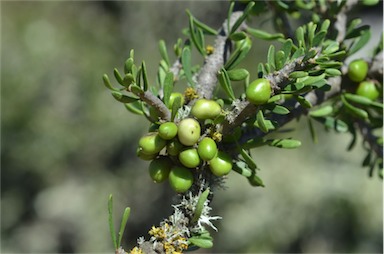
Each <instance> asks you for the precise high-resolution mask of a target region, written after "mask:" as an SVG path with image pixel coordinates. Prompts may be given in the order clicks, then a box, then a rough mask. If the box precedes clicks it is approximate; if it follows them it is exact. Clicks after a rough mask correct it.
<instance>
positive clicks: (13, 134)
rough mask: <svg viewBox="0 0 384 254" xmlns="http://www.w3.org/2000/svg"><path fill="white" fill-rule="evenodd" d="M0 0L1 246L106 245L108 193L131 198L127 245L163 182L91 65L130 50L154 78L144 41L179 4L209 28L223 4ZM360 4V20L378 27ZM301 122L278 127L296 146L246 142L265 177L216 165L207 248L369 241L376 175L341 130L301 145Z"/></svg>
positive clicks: (159, 200)
mask: <svg viewBox="0 0 384 254" xmlns="http://www.w3.org/2000/svg"><path fill="white" fill-rule="evenodd" d="M1 7H2V8H1V12H2V13H1V24H2V44H1V84H2V93H1V102H2V105H1V106H2V114H1V116H2V121H1V128H2V149H1V162H2V171H1V172H2V175H1V176H2V177H1V203H2V206H1V215H2V216H1V241H2V246H1V252H2V253H5V252H8V253H27V252H28V253H31V252H34V253H38V252H56V253H57V252H67V253H79V252H99V253H100V252H108V251H110V250H112V246H111V241H110V236H109V231H108V224H107V207H106V202H107V199H108V195H109V193H113V194H114V197H115V204H116V206H120V207H117V208H116V209H115V211H116V217H118V216H120V214H121V213H120V211H122V209H123V207H125V206H127V205H128V206H130V207H131V208H132V211H131V217H130V221H129V223H128V226H127V230H126V235H125V237H124V240H123V245H127V246H128V245H129V246H132V245H133V244H135V242H136V237H137V236H139V235H145V234H146V233H147V232H148V230H149V229H150V227H151V226H152V225H153V224H156V223H157V222H158V221H159V220H160V219H162V218H163V217H165V216H167V215H168V214H169V213H170V211H169V210H170V209H171V208H170V203H171V201H172V200H171V196H172V191H171V190H170V189H169V188H168V187H167V186H165V185H162V186H157V185H153V184H152V183H151V180H150V178H149V177H148V174H147V171H146V170H147V169H146V168H147V163H146V162H143V161H140V160H139V159H138V158H136V156H135V154H136V153H135V149H136V144H137V141H138V139H139V137H140V135H142V134H143V133H145V130H146V129H147V127H148V126H147V123H146V122H144V121H142V119H141V118H140V117H136V116H133V115H132V114H128V113H127V112H126V111H125V109H124V108H123V107H121V105H119V104H118V103H115V100H114V99H113V98H111V97H110V94H109V92H108V91H106V89H105V88H104V86H103V84H102V80H101V75H102V73H104V71H105V70H109V69H111V66H120V63H121V62H123V61H125V59H126V58H127V56H128V54H129V50H130V49H131V48H134V49H135V55H136V58H137V59H139V60H140V59H145V60H146V63H147V68H148V72H149V76H150V77H151V80H150V82H155V79H154V77H155V72H156V68H157V65H158V60H159V59H160V56H159V53H158V52H157V45H158V44H157V42H158V40H160V39H164V40H165V41H166V42H167V43H168V44H169V45H171V44H172V43H173V42H175V41H176V39H177V38H178V37H180V36H181V29H182V28H184V27H187V25H188V19H187V14H186V13H185V11H184V10H185V9H186V8H188V9H190V10H191V12H192V13H194V14H195V15H196V16H197V18H198V19H200V20H204V22H206V23H208V24H209V25H210V26H211V27H218V26H219V25H220V23H221V21H222V20H223V19H224V18H225V15H226V13H225V10H226V8H227V3H226V2H211V1H203V2H200V1H199V2H184V1H183V2H176V1H169V2H168V1H166V2H165V1H162V2H110V1H105V2H104V1H100V2H61V1H59V2H3V3H2V6H1ZM362 11H366V12H368V11H374V10H372V9H369V8H367V9H365V10H362ZM373 14H375V15H381V16H382V12H379V13H375V12H374V13H373ZM373 14H372V13H369V15H370V16H369V17H370V18H371V23H376V25H380V24H378V22H377V20H376V19H378V18H379V16H372V15H373ZM372 17H376V18H372ZM268 19H270V17H269V16H268V14H267V13H266V14H264V15H263V16H261V18H260V20H259V21H258V22H259V24H258V25H259V26H261V27H263V28H265V24H266V22H265V21H267V20H268ZM363 20H364V18H363ZM379 23H380V22H379ZM373 29H377V30H378V31H382V30H383V29H382V26H381V27H376V28H375V27H374V28H373ZM377 34H378V33H377ZM376 42H377V40H376ZM255 48H257V50H258V51H257V52H256V51H255V52H251V56H255V57H254V58H253V59H249V61H248V64H250V63H252V62H253V61H255V59H256V61H259V60H260V59H264V58H265V56H266V53H267V52H266V51H267V48H268V45H266V44H260V46H258V47H255ZM169 51H171V49H169ZM250 58H252V57H250ZM172 60H173V59H171V61H172ZM138 62H139V61H138ZM255 71H256V67H255ZM109 75H112V74H111V73H110V74H109ZM251 76H255V74H254V73H251ZM139 119H140V120H139ZM303 126H305V123H299V124H298V125H296V124H292V126H291V127H297V130H296V132H297V133H295V136H298V137H299V138H300V139H301V140H303V141H304V142H303V146H302V147H301V148H300V149H298V150H294V151H291V150H289V151H285V150H284V151H281V150H278V152H276V150H274V149H273V148H263V149H257V150H255V151H254V156H255V158H257V161H258V163H259V164H260V167H262V168H268V169H269V171H268V170H265V171H263V172H261V175H262V177H263V180H264V182H265V184H266V188H263V189H250V188H249V186H248V185H247V184H244V179H242V178H241V177H237V176H235V174H231V175H230V177H229V179H228V187H229V189H228V190H223V191H220V192H218V193H217V194H216V197H215V200H214V202H213V205H214V208H215V210H216V211H220V215H222V216H223V218H224V220H223V221H222V222H220V223H221V225H219V228H220V233H219V234H215V235H214V238H215V247H214V249H212V250H210V251H212V252H276V253H278V252H328V253H329V252H382V245H383V242H382V241H383V240H382V239H383V238H382V237H383V234H382V232H383V231H382V224H383V215H382V205H383V203H382V202H383V199H382V195H383V193H382V182H381V181H380V180H379V179H377V178H368V177H367V175H366V170H365V169H362V168H360V167H358V166H356V165H358V164H359V163H360V162H361V160H362V158H363V157H364V153H363V152H362V149H361V150H359V149H355V150H354V151H352V152H346V147H347V145H348V142H349V137H348V136H344V135H336V134H332V133H331V134H324V135H320V136H319V144H316V145H314V144H312V142H311V141H310V134H309V131H308V130H307V129H306V128H303ZM315 127H316V128H318V129H320V128H321V126H320V125H316V126H315ZM275 157H278V158H275ZM266 165H268V167H267V166H266ZM213 213H214V211H213ZM251 222H252V223H251ZM21 243H22V244H21Z"/></svg>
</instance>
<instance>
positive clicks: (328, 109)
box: [309, 105, 333, 117]
mask: <svg viewBox="0 0 384 254" xmlns="http://www.w3.org/2000/svg"><path fill="white" fill-rule="evenodd" d="M332 113H333V107H332V106H331V105H326V106H323V107H320V108H318V109H316V110H311V111H310V112H309V115H310V116H312V117H324V116H328V115H331V114H332Z"/></svg>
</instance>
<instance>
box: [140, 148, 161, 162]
mask: <svg viewBox="0 0 384 254" xmlns="http://www.w3.org/2000/svg"><path fill="white" fill-rule="evenodd" d="M136 154H137V157H139V158H140V159H142V160H145V161H151V160H153V159H155V158H156V157H157V155H158V153H155V154H145V153H143V151H142V150H141V149H140V148H139V147H138V148H137V150H136Z"/></svg>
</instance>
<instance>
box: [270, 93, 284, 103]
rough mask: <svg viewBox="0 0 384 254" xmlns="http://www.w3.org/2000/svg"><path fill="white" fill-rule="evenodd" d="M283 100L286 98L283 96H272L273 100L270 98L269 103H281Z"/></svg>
mask: <svg viewBox="0 0 384 254" xmlns="http://www.w3.org/2000/svg"><path fill="white" fill-rule="evenodd" d="M282 99H284V96H283V95H282V94H276V95H274V96H272V97H271V98H269V100H268V101H267V103H273V102H276V101H279V100H282Z"/></svg>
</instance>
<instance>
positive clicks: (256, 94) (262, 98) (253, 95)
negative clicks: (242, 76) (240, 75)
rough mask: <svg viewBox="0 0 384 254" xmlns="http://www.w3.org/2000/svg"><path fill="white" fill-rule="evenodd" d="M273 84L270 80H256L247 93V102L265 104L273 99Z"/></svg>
mask: <svg viewBox="0 0 384 254" xmlns="http://www.w3.org/2000/svg"><path fill="white" fill-rule="evenodd" d="M271 92H272V89H271V84H270V83H269V80H268V79H265V78H259V79H256V80H254V81H253V82H252V83H251V84H249V86H248V87H247V90H246V92H245V94H246V96H247V100H248V101H249V102H251V103H253V104H255V105H261V104H265V103H266V102H267V101H268V100H269V98H270V97H271Z"/></svg>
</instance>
